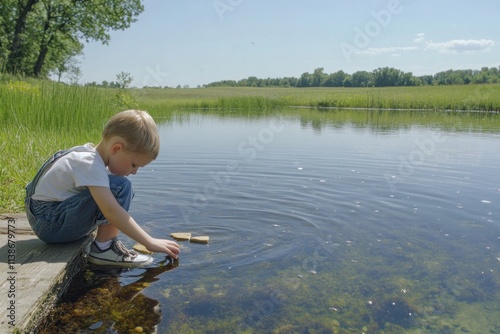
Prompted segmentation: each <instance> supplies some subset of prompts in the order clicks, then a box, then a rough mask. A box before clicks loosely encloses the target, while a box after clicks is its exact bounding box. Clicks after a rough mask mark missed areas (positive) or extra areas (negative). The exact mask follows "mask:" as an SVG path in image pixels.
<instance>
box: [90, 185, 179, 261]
mask: <svg viewBox="0 0 500 334" xmlns="http://www.w3.org/2000/svg"><path fill="white" fill-rule="evenodd" d="M88 188H89V190H90V193H91V195H92V197H93V198H94V200H95V201H96V203H97V206H98V207H99V209H100V210H101V212H102V214H103V215H104V217H106V219H107V220H108V222H109V223H110V224H112V225H113V226H115V227H116V228H117V229H119V230H120V231H122V232H123V233H125V234H126V235H128V236H129V237H131V238H132V239H134V240H135V241H137V242H139V243H141V244H143V245H144V246H146V248H147V249H148V250H150V251H152V252H162V253H167V254H168V255H170V256H171V257H172V258H174V259H177V257H178V254H179V245H178V244H177V243H176V242H174V241H171V240H166V239H156V238H153V237H151V236H150V235H149V234H148V233H147V232H146V231H144V230H143V229H142V228H141V227H140V226H139V225H138V224H137V223H136V221H135V220H134V219H133V218H132V217H131V216H130V215H129V214H128V212H127V211H126V210H125V209H124V208H122V207H121V206H120V204H119V203H118V202H117V201H116V199H115V197H114V196H113V193H112V192H111V190H109V188H106V187H93V186H89V187H88Z"/></svg>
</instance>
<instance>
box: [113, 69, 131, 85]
mask: <svg viewBox="0 0 500 334" xmlns="http://www.w3.org/2000/svg"><path fill="white" fill-rule="evenodd" d="M132 81H134V77H132V75H131V74H130V73H128V72H123V71H122V72H120V73H118V74H117V75H116V85H117V88H120V89H127V88H129V86H130V84H131V83H132Z"/></svg>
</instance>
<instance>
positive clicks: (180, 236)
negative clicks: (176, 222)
mask: <svg viewBox="0 0 500 334" xmlns="http://www.w3.org/2000/svg"><path fill="white" fill-rule="evenodd" d="M170 236H171V237H172V238H174V239H176V240H189V239H191V233H181V232H179V233H171V234H170Z"/></svg>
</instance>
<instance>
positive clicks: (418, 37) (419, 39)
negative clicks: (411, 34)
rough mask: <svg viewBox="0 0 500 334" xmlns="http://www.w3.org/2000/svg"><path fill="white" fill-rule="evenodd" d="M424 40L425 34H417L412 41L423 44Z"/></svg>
mask: <svg viewBox="0 0 500 334" xmlns="http://www.w3.org/2000/svg"><path fill="white" fill-rule="evenodd" d="M424 39H425V34H424V33H423V32H421V33H419V34H417V37H415V39H414V40H413V41H414V42H415V43H420V42H423V41H424Z"/></svg>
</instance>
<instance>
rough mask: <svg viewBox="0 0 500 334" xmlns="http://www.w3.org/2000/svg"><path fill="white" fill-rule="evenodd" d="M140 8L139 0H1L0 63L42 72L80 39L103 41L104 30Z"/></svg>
mask: <svg viewBox="0 0 500 334" xmlns="http://www.w3.org/2000/svg"><path fill="white" fill-rule="evenodd" d="M143 10H144V8H143V6H142V4H141V2H140V0H18V1H15V0H2V5H1V7H0V15H1V18H0V32H1V36H2V37H0V64H1V63H3V64H4V68H5V70H6V71H8V72H10V73H22V74H26V75H33V76H46V75H47V74H48V73H49V72H50V71H53V70H55V69H56V68H57V67H58V66H60V65H61V63H62V62H65V61H67V58H68V55H71V54H73V55H75V54H78V53H79V52H81V50H82V49H83V45H82V44H81V42H80V39H84V40H86V41H90V40H93V41H100V42H102V43H105V44H106V43H107V42H108V41H109V39H110V35H109V31H110V30H122V29H126V28H128V27H129V26H130V24H131V23H132V22H134V21H135V20H136V17H137V16H138V15H139V14H140V13H141V12H142V11H143Z"/></svg>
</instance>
